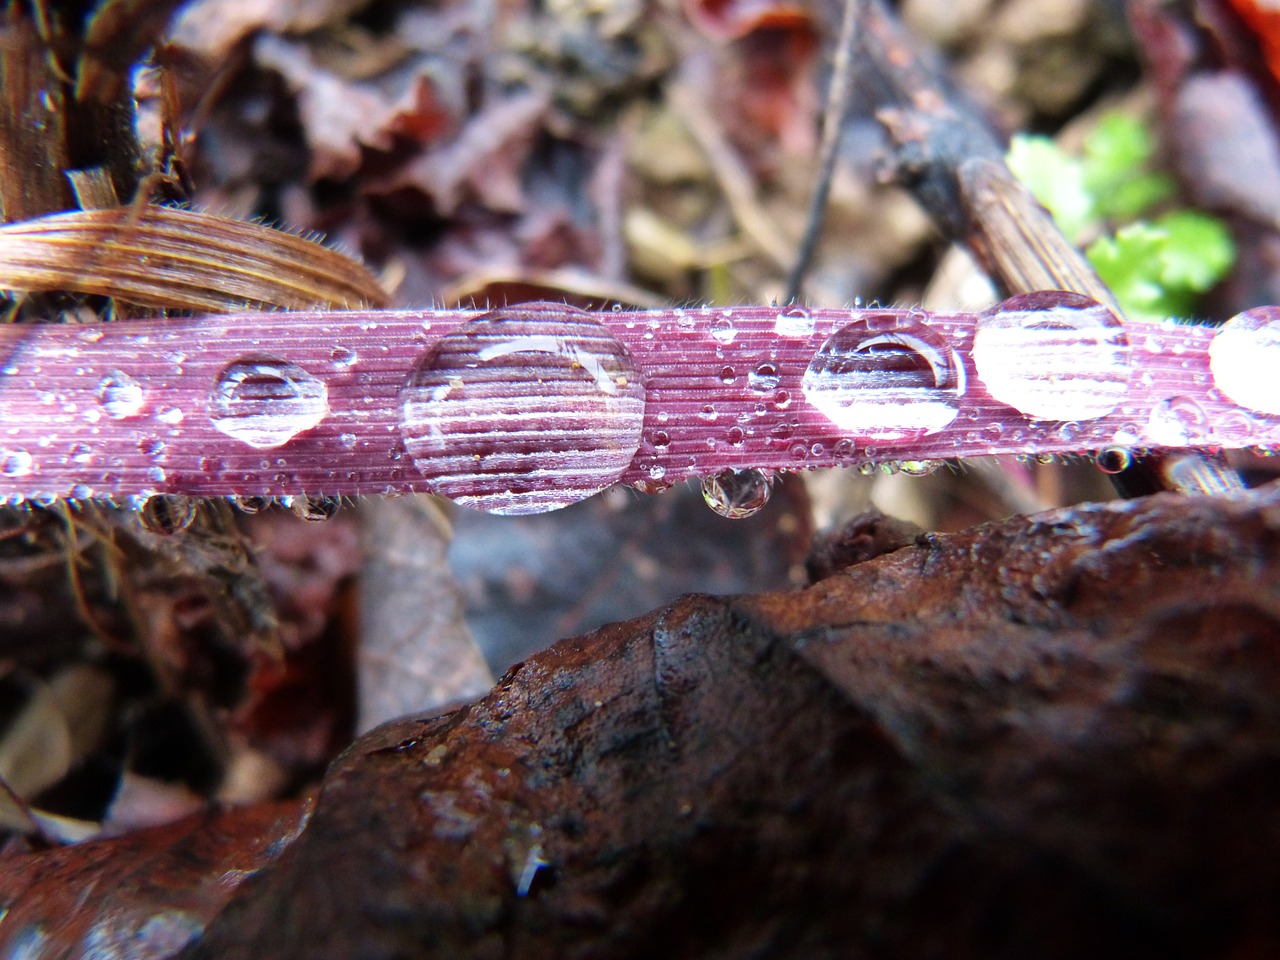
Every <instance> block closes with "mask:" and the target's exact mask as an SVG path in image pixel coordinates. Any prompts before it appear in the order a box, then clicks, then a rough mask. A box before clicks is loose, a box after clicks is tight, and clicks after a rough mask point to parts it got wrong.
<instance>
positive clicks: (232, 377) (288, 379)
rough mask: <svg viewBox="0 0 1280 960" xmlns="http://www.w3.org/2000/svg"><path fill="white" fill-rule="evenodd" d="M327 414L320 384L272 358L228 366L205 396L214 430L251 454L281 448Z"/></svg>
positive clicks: (326, 392) (325, 393) (326, 398)
mask: <svg viewBox="0 0 1280 960" xmlns="http://www.w3.org/2000/svg"><path fill="white" fill-rule="evenodd" d="M328 413H329V390H328V388H327V387H326V386H325V385H324V381H322V380H320V379H318V378H317V377H314V376H312V375H311V374H309V373H307V371H306V370H303V369H302V368H301V367H300V366H298V365H297V364H295V363H289V362H288V361H285V360H279V359H277V358H275V357H267V356H254V357H243V358H241V359H239V360H233V361H232V362H231V363H229V364H227V366H226V367H224V368H223V369H222V372H221V373H219V374H218V377H217V379H216V380H215V381H214V385H213V390H212V391H211V392H210V394H209V419H210V420H211V421H212V422H213V426H214V429H216V430H218V431H219V432H220V433H225V434H226V435H227V436H229V437H232V438H233V439H236V440H239V441H240V442H242V443H245V444H248V445H249V446H250V447H253V448H254V449H256V450H269V449H272V448H273V447H281V446H284V445H285V444H286V443H288V442H289V441H290V440H292V439H293V438H294V437H296V436H297V435H298V434H300V433H302V432H303V431H304V430H310V429H311V428H312V427H314V426H316V424H318V423H319V422H320V421H321V420H323V419H324V418H325V417H326V416H327V415H328Z"/></svg>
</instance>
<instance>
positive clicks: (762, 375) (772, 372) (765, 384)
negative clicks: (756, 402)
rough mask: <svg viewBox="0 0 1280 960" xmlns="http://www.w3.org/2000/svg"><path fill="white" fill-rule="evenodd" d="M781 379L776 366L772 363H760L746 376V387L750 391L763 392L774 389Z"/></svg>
mask: <svg viewBox="0 0 1280 960" xmlns="http://www.w3.org/2000/svg"><path fill="white" fill-rule="evenodd" d="M781 379H782V376H781V374H779V373H778V368H777V367H776V366H774V365H773V364H772V363H762V364H760V366H758V367H756V368H755V369H754V370H752V371H751V372H750V373H748V374H747V386H749V387H750V388H751V389H752V390H759V391H761V392H764V391H765V390H772V389H773V388H774V387H776V386H777V385H778V382H779V381H780V380H781Z"/></svg>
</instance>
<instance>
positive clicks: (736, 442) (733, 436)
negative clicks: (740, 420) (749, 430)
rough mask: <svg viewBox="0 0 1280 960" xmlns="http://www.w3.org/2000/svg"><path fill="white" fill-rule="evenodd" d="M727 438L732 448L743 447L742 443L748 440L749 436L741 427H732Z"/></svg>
mask: <svg viewBox="0 0 1280 960" xmlns="http://www.w3.org/2000/svg"><path fill="white" fill-rule="evenodd" d="M726 436H727V437H728V440H729V444H730V446H734V447H740V446H742V441H743V440H745V439H746V436H747V435H746V432H745V431H744V430H743V429H742V428H741V427H730V428H729V432H728V433H727V434H726Z"/></svg>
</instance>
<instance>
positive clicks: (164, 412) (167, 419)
mask: <svg viewBox="0 0 1280 960" xmlns="http://www.w3.org/2000/svg"><path fill="white" fill-rule="evenodd" d="M184 416H185V414H183V412H182V408H181V407H162V408H161V409H159V410H157V411H156V419H157V420H159V421H160V422H161V423H164V424H168V425H169V426H171V427H174V426H177V425H178V424H180V423H181V422H182V420H183V417H184Z"/></svg>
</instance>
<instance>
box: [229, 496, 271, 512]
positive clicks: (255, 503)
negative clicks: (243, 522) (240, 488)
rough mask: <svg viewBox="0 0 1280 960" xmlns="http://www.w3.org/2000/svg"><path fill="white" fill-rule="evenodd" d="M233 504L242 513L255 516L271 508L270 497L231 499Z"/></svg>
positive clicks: (239, 497)
mask: <svg viewBox="0 0 1280 960" xmlns="http://www.w3.org/2000/svg"><path fill="white" fill-rule="evenodd" d="M231 504H232V506H234V507H235V508H236V509H237V510H239V511H240V512H241V513H244V514H249V515H253V514H255V513H257V512H259V511H260V510H265V509H266V508H267V507H269V506H271V498H270V497H252V496H237V497H232V498H231Z"/></svg>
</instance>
